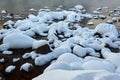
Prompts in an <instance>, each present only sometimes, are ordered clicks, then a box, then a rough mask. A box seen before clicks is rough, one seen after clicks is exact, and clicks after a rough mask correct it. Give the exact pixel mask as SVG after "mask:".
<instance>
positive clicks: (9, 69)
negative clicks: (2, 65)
mask: <svg viewBox="0 0 120 80" xmlns="http://www.w3.org/2000/svg"><path fill="white" fill-rule="evenodd" d="M15 68H16V66H14V65H10V66H8V67H7V68H6V69H5V72H7V73H11V72H12V71H13V70H14V69H15Z"/></svg>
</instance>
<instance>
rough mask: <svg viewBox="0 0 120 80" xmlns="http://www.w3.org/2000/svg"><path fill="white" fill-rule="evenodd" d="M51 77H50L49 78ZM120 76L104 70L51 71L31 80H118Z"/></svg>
mask: <svg viewBox="0 0 120 80" xmlns="http://www.w3.org/2000/svg"><path fill="white" fill-rule="evenodd" d="M51 76H52V77H51ZM119 79H120V75H119V74H115V73H110V72H108V71H105V70H94V71H93V70H73V71H68V70H52V71H48V72H45V73H43V74H42V75H40V76H38V77H36V78H33V79H32V80H119Z"/></svg>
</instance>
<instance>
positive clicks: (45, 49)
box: [35, 44, 51, 54]
mask: <svg viewBox="0 0 120 80" xmlns="http://www.w3.org/2000/svg"><path fill="white" fill-rule="evenodd" d="M35 52H36V53H42V54H45V53H49V52H51V49H50V46H49V45H48V44H45V45H43V46H41V47H39V48H37V49H36V50H35Z"/></svg>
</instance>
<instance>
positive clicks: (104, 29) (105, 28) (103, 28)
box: [95, 23, 118, 36]
mask: <svg viewBox="0 0 120 80" xmlns="http://www.w3.org/2000/svg"><path fill="white" fill-rule="evenodd" d="M95 31H97V32H99V33H100V34H105V33H112V34H113V35H115V36H118V32H117V29H116V27H115V26H114V25H112V24H107V23H100V24H98V25H97V26H96V28H95Z"/></svg>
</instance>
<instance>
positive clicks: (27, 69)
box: [20, 63, 33, 72]
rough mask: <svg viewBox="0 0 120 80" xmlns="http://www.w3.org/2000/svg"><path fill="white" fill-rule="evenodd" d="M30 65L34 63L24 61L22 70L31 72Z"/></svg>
mask: <svg viewBox="0 0 120 80" xmlns="http://www.w3.org/2000/svg"><path fill="white" fill-rule="evenodd" d="M30 67H33V65H32V64H31V63H24V64H23V65H22V66H21V67H20V70H23V71H26V72H29V69H30Z"/></svg>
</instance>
